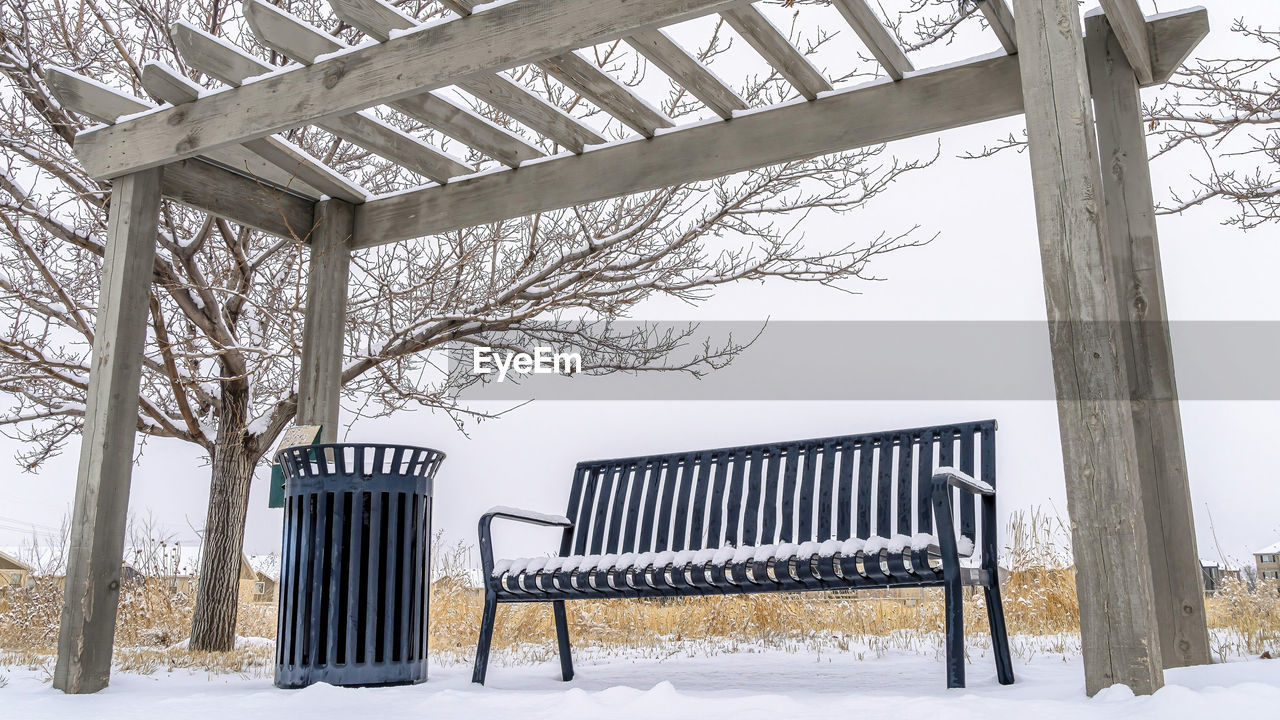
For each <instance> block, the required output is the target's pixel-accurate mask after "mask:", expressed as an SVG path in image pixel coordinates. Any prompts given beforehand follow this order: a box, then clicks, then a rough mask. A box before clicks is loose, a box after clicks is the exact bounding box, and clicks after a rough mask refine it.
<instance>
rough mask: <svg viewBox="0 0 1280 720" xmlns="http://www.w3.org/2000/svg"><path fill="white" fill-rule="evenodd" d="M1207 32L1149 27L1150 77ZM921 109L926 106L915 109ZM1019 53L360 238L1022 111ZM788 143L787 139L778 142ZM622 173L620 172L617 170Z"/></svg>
mask: <svg viewBox="0 0 1280 720" xmlns="http://www.w3.org/2000/svg"><path fill="white" fill-rule="evenodd" d="M1207 31H1208V20H1207V13H1205V11H1204V10H1202V9H1194V10H1189V11H1186V12H1183V13H1174V14H1169V15H1166V16H1162V17H1160V18H1157V19H1153V20H1152V22H1151V32H1152V37H1153V38H1154V40H1155V45H1156V49H1157V55H1156V57H1157V59H1158V60H1159V62H1158V63H1157V67H1158V69H1159V71H1158V72H1157V77H1159V76H1160V74H1161V73H1164V72H1170V73H1171V72H1172V71H1173V69H1174V68H1176V67H1177V65H1178V63H1180V62H1181V61H1182V60H1183V59H1184V58H1185V57H1186V56H1187V54H1188V53H1190V51H1191V48H1194V47H1195V45H1196V43H1198V42H1199V41H1200V39H1202V38H1203V37H1204V35H1205V33H1207ZM921 108H928V112H922V111H921ZM1022 109H1023V106H1022V89H1021V85H1020V81H1019V77H1018V56H1017V55H1012V56H1004V57H995V58H985V59H982V60H976V61H973V62H970V63H966V64H963V65H958V66H952V67H946V68H942V69H938V70H933V71H930V72H921V73H918V74H915V75H913V76H912V77H910V78H908V79H906V80H903V81H902V82H900V83H895V84H893V85H889V84H887V83H879V84H871V85H869V86H866V87H860V88H851V89H848V90H843V91H837V92H835V93H832V94H830V95H826V96H824V97H822V98H820V99H818V100H814V101H812V102H809V103H799V104H797V103H792V104H787V105H783V106H780V107H776V108H772V109H766V110H761V111H759V112H754V113H749V114H747V115H744V116H742V117H739V118H736V119H734V120H733V122H730V123H725V124H719V123H714V124H710V125H706V124H704V125H695V126H692V127H688V128H684V129H680V130H677V131H674V132H669V133H663V134H662V135H660V136H658V137H656V138H653V139H651V140H643V141H640V140H636V141H633V142H626V143H620V144H617V145H613V146H610V147H607V148H601V149H598V150H592V151H591V152H588V153H584V154H583V155H581V156H576V157H566V158H559V159H555V160H552V161H550V162H542V163H536V164H533V165H530V166H527V167H523V168H521V169H520V172H519V173H514V172H500V173H492V174H489V175H486V176H483V177H477V178H474V179H468V180H464V181H460V182H454V183H450V184H449V185H447V186H445V187H443V188H426V189H423V190H419V191H414V192H407V193H402V194H399V195H396V196H394V197H388V198H383V199H374V200H371V201H370V202H368V203H365V204H364V205H363V206H361V207H360V208H358V209H357V213H356V224H357V226H359V227H364V228H368V230H367V231H362V232H361V233H360V236H361V238H362V239H361V242H367V241H369V240H370V239H374V242H379V241H381V242H393V241H396V240H403V239H408V238H415V237H423V236H426V235H431V234H434V233H438V232H445V231H448V230H455V229H458V228H463V227H469V226H472V225H479V224H484V223H489V222H495V221H498V220H503V219H509V218H514V217H520V216H522V215H528V214H531V213H535V212H544V211H548V210H553V209H558V208H564V207H569V206H572V205H575V204H580V203H586V202H594V201H597V200H604V199H607V198H611V197H617V196H619V195H623V194H627V193H635V192H643V191H646V190H652V189H655V188H660V187H665V186H668V185H674V184H678V183H685V182H692V181H696V180H706V179H710V178H714V177H719V176H722V175H728V174H731V173H735V172H741V171H744V170H749V169H752V168H756V167H761V166H765V165H770V164H774V163H780V162H788V161H791V160H798V159H803V158H807V157H814V156H817V155H821V154H824V153H830V152H837V151H841V150H848V149H850V148H855V147H863V146H866V145H873V144H876V143H882V142H889V141H892V140H897V139H900V138H905V137H911V136H914V135H920V134H924V133H930V132H937V131H939V130H946V129H950V128H955V127H961V126H964V125H970V124H973V123H979V122H984V121H987V120H994V119H996V118H1001V117H1008V116H1010V115H1015V114H1017V113H1020V112H1022ZM779 137H785V138H786V139H787V142H778V138H779ZM619 167H625V168H628V172H627V173H618V172H616V170H617V168H619Z"/></svg>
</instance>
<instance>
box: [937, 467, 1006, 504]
mask: <svg viewBox="0 0 1280 720" xmlns="http://www.w3.org/2000/svg"><path fill="white" fill-rule="evenodd" d="M942 484H946V485H950V486H951V487H954V488H960V489H961V490H968V491H969V492H972V493H977V494H978V495H983V496H986V497H990V496H992V495H995V494H996V489H995V488H993V487H991V485H989V484H987V483H986V482H983V481H982V480H979V479H977V478H975V477H974V476H972V475H970V474H969V473H966V472H962V471H960V470H957V469H955V468H953V467H940V468H938V469H937V470H934V472H933V485H934V487H937V486H939V485H942Z"/></svg>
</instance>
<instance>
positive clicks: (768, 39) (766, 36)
mask: <svg viewBox="0 0 1280 720" xmlns="http://www.w3.org/2000/svg"><path fill="white" fill-rule="evenodd" d="M720 17H722V18H724V20H725V22H727V23H729V27H731V28H733V29H734V31H735V32H737V33H738V34H739V35H741V36H742V39H744V40H746V41H747V43H748V44H750V45H751V47H753V48H755V51H756V52H758V53H760V56H761V57H763V58H764V59H765V61H766V62H768V63H769V64H770V65H771V66H773V68H774V69H775V70H777V71H778V73H779V74H781V75H782V77H784V78H786V79H787V82H789V83H791V87H793V88H795V89H796V92H798V93H800V94H801V95H802V96H804V98H805V99H806V100H814V99H816V98H817V97H818V93H821V92H827V91H828V90H831V83H830V82H828V81H827V79H826V78H825V77H823V75H822V73H821V72H819V71H818V69H817V68H815V67H814V66H813V63H811V62H809V58H807V57H805V55H804V53H802V52H800V51H799V50H797V49H796V47H795V46H794V45H792V44H791V41H790V40H788V39H787V38H786V36H784V35H783V34H782V32H781V31H780V30H778V28H777V27H775V26H774V24H773V23H771V22H769V18H767V17H765V16H764V14H763V13H761V12H760V11H759V10H757V9H756V8H755V7H754V6H752V5H743V6H742V7H737V8H732V9H729V10H726V11H724V12H722V13H720Z"/></svg>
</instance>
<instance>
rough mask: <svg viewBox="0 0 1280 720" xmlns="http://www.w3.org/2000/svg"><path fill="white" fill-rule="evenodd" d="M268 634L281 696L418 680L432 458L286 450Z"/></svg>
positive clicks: (407, 450)
mask: <svg viewBox="0 0 1280 720" xmlns="http://www.w3.org/2000/svg"><path fill="white" fill-rule="evenodd" d="M276 458H277V460H278V461H279V463H280V466H281V468H282V470H283V472H284V479H285V486H284V539H283V547H282V552H281V568H280V607H279V621H278V626H277V633H276V673H275V684H276V686H277V687H281V688H300V687H306V686H307V685H310V684H312V683H316V682H326V683H329V684H331V685H346V686H364V685H401V684H409V683H419V682H423V681H424V680H426V679H427V626H428V617H429V615H428V610H429V605H428V591H429V589H430V567H431V497H432V490H433V481H434V478H435V473H436V470H437V469H438V468H439V467H440V463H441V461H442V460H444V453H442V452H440V451H438V450H432V449H431V448H423V447H412V446H406V445H370V444H357V443H338V444H322V445H307V446H299V447H290V448H285V449H284V450H281V451H280V453H279V454H277V456H276Z"/></svg>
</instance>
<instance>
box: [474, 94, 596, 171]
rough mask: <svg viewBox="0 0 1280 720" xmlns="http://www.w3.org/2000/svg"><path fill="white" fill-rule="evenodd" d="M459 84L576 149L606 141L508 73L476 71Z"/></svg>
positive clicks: (523, 121) (573, 149) (570, 148)
mask: <svg viewBox="0 0 1280 720" xmlns="http://www.w3.org/2000/svg"><path fill="white" fill-rule="evenodd" d="M458 87H460V88H462V89H463V90H466V91H467V92H469V93H471V94H472V95H474V96H476V97H478V98H480V99H481V100H483V101H485V102H486V103H488V104H489V105H491V106H492V107H493V108H494V109H495V110H498V111H499V112H502V113H506V114H507V115H510V116H511V117H512V118H514V119H515V120H518V121H519V122H522V123H524V124H525V125H528V126H529V127H530V128H531V129H533V131H534V132H537V133H539V134H540V135H543V136H545V137H548V138H550V139H551V140H553V141H555V142H557V143H559V144H561V145H563V146H564V147H566V148H568V149H569V150H570V151H572V152H575V153H580V152H582V151H583V150H584V149H585V148H586V146H587V145H600V144H603V143H604V142H605V139H604V138H603V137H601V136H600V134H599V133H597V132H596V131H595V130H592V129H591V128H589V127H587V126H586V125H583V124H582V123H580V122H578V121H577V120H575V119H574V118H573V116H571V115H570V114H569V113H567V112H565V111H564V110H561V109H560V108H558V107H556V106H555V105H553V104H551V103H550V102H548V101H547V100H545V99H544V98H543V97H542V96H541V95H536V94H534V93H533V92H532V91H531V90H529V89H528V88H526V87H525V86H523V85H521V84H520V83H518V82H516V81H515V80H512V79H511V78H509V77H507V76H505V75H472V76H470V77H467V78H464V79H462V80H459V81H458Z"/></svg>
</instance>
